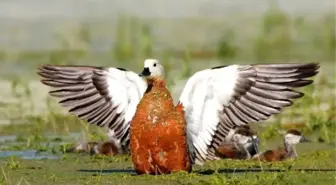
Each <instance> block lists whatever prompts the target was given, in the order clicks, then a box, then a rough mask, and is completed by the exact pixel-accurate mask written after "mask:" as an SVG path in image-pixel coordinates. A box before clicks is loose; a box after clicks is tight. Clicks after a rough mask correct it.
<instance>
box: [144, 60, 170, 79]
mask: <svg viewBox="0 0 336 185" xmlns="http://www.w3.org/2000/svg"><path fill="white" fill-rule="evenodd" d="M139 76H145V77H163V76H164V69H163V66H162V65H161V64H160V62H159V60H157V59H146V60H145V62H144V69H143V71H142V72H141V73H140V74H139Z"/></svg>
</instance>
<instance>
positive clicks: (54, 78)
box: [38, 65, 147, 145]
mask: <svg viewBox="0 0 336 185" xmlns="http://www.w3.org/2000/svg"><path fill="white" fill-rule="evenodd" d="M38 74H39V75H40V76H41V77H42V80H41V82H42V83H43V84H45V85H47V86H50V87H52V91H50V92H49V94H50V95H51V96H53V97H56V98H59V99H60V101H59V104H61V105H62V106H64V107H66V108H68V109H69V112H71V113H73V114H74V115H76V116H78V117H79V118H81V119H84V120H87V121H88V122H89V123H91V124H96V125H98V126H101V127H107V128H109V129H110V130H111V132H114V135H115V137H116V138H117V140H118V142H120V143H121V144H123V145H128V142H129V125H130V121H131V119H132V118H133V116H134V114H135V111H136V107H137V105H138V103H139V101H140V99H141V98H142V96H143V93H144V92H145V90H146V87H147V84H146V83H145V82H144V81H143V80H142V79H141V78H140V77H139V76H138V75H137V74H136V73H134V72H132V71H127V70H125V69H122V68H103V67H92V66H59V65H42V66H41V67H40V68H39V71H38ZM120 143H119V144H120Z"/></svg>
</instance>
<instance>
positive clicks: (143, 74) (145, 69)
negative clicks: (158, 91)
mask: <svg viewBox="0 0 336 185" xmlns="http://www.w3.org/2000/svg"><path fill="white" fill-rule="evenodd" d="M150 74H151V73H150V71H149V68H148V67H145V68H144V69H143V71H142V72H141V73H140V74H139V76H149V75H150Z"/></svg>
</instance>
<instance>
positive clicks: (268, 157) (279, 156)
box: [256, 148, 287, 162]
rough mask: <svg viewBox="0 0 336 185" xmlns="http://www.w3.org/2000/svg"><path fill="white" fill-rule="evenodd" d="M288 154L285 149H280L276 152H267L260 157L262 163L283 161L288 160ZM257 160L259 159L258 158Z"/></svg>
mask: <svg viewBox="0 0 336 185" xmlns="http://www.w3.org/2000/svg"><path fill="white" fill-rule="evenodd" d="M286 155H287V152H286V150H285V149H284V148H278V149H275V150H267V151H265V152H264V153H263V154H262V155H260V160H261V161H267V162H271V161H282V160H284V159H286ZM256 159H257V158H256Z"/></svg>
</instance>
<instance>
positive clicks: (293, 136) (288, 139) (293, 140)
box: [284, 129, 310, 145]
mask: <svg viewBox="0 0 336 185" xmlns="http://www.w3.org/2000/svg"><path fill="white" fill-rule="evenodd" d="M284 139H285V143H286V144H289V145H296V144H298V143H304V142H310V140H308V139H307V138H305V137H304V136H303V135H302V134H301V133H300V132H299V131H298V130H294V129H292V130H288V131H287V133H286V135H285V137H284Z"/></svg>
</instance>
